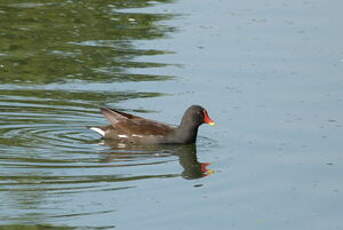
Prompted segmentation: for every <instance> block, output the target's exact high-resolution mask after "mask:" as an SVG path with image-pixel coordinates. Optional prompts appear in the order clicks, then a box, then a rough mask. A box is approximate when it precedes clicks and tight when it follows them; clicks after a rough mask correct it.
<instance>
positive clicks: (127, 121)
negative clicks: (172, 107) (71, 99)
mask: <svg viewBox="0 0 343 230" xmlns="http://www.w3.org/2000/svg"><path fill="white" fill-rule="evenodd" d="M100 111H101V113H102V114H103V115H104V116H105V117H106V118H107V120H108V121H109V122H110V123H111V124H110V125H106V126H95V127H88V128H89V129H91V130H93V131H95V132H97V133H98V134H100V135H101V136H102V137H103V138H105V139H110V140H113V141H117V142H120V143H135V144H191V143H195V142H196V139H197V134H198V128H199V126H200V125H202V124H204V123H207V124H209V125H211V126H212V125H214V124H215V122H214V121H213V120H212V119H211V118H210V116H209V115H208V112H207V110H206V109H204V108H203V107H202V106H200V105H192V106H190V107H189V108H188V109H187V110H186V111H185V113H184V115H183V117H182V119H181V122H180V124H179V125H178V126H171V125H168V124H166V123H162V122H158V121H154V120H150V119H146V118H142V117H139V116H135V115H132V114H129V113H124V112H121V111H117V110H114V109H111V108H101V109H100Z"/></svg>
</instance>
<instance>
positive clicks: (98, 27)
mask: <svg viewBox="0 0 343 230" xmlns="http://www.w3.org/2000/svg"><path fill="white" fill-rule="evenodd" d="M156 2H158V1H156ZM124 5H128V6H130V7H135V6H136V5H137V6H139V7H143V6H149V5H152V4H151V3H150V1H129V4H124ZM0 7H1V8H2V13H1V14H0V20H1V21H2V22H3V24H2V27H1V28H0V35H1V36H0V45H1V47H2V53H3V54H4V55H2V56H0V61H1V66H0V69H1V72H2V75H1V79H0V83H2V84H11V83H15V84H25V85H26V84H47V83H53V82H65V81H67V80H70V79H78V80H87V81H92V82H96V81H105V80H112V81H117V80H120V81H132V80H133V79H137V80H138V81H139V80H145V81H147V80H149V81H155V80H168V79H170V76H164V75H160V76H154V75H151V76H150V75H148V74H147V75H145V76H142V75H132V74H129V73H128V71H129V70H130V68H135V69H137V68H161V67H165V66H168V65H169V64H168V63H151V62H150V63H149V62H138V61H135V60H134V59H136V58H137V57H140V56H147V55H148V56H150V55H163V54H167V53H170V52H169V51H164V50H158V49H143V48H141V47H139V48H138V47H136V46H135V44H134V42H135V41H137V40H153V39H161V38H163V37H164V36H166V34H167V33H169V32H173V31H174V29H173V28H172V27H168V26H163V25H160V24H159V22H160V21H162V20H170V19H171V18H173V17H174V16H173V15H171V14H137V13H135V14H128V13H118V12H115V9H121V8H122V7H123V5H122V4H117V2H113V1H97V2H73V1H65V2H59V3H56V2H46V3H44V4H41V3H22V2H18V3H14V2H13V1H12V2H8V3H6V2H2V3H1V4H0ZM98 70H106V72H104V71H98ZM108 73H110V74H108Z"/></svg>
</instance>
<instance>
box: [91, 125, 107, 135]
mask: <svg viewBox="0 0 343 230" xmlns="http://www.w3.org/2000/svg"><path fill="white" fill-rule="evenodd" d="M89 129H91V130H93V131H95V132H97V133H99V134H100V135H101V136H105V131H104V130H102V129H100V128H96V127H91V128H89Z"/></svg>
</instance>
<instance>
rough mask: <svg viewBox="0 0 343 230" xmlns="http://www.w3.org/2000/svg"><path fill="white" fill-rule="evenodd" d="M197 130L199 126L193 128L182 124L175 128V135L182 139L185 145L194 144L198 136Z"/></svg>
mask: <svg viewBox="0 0 343 230" xmlns="http://www.w3.org/2000/svg"><path fill="white" fill-rule="evenodd" d="M198 128H199V126H198V125H197V126H195V125H190V124H189V123H188V124H185V123H182V122H181V124H180V126H179V127H178V128H177V133H178V134H177V135H178V136H179V137H182V139H183V141H184V142H185V143H188V144H190V143H195V141H196V138H197V135H198Z"/></svg>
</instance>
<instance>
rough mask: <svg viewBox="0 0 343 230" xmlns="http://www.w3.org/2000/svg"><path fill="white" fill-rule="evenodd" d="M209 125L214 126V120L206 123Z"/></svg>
mask: <svg viewBox="0 0 343 230" xmlns="http://www.w3.org/2000/svg"><path fill="white" fill-rule="evenodd" d="M208 124H209V125H210V126H214V125H215V124H216V123H215V122H210V123H208Z"/></svg>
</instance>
